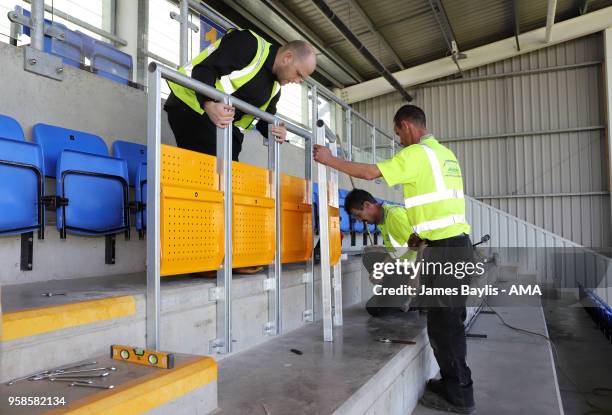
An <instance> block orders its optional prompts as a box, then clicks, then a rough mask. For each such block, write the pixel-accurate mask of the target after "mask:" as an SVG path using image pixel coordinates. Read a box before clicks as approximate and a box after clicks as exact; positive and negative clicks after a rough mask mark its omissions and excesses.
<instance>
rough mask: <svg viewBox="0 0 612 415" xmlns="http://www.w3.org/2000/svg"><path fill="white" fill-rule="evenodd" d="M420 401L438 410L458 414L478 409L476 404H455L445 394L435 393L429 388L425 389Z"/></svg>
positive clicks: (469, 412)
mask: <svg viewBox="0 0 612 415" xmlns="http://www.w3.org/2000/svg"><path fill="white" fill-rule="evenodd" d="M419 403H420V404H421V405H423V406H425V407H427V408H431V409H436V410H438V411H444V412H455V413H458V414H471V413H473V412H474V411H475V410H476V407H475V406H474V405H472V406H460V405H455V404H453V403H451V402H449V401H448V400H446V398H445V397H444V396H443V395H441V394H437V393H434V392H432V391H430V390H427V389H426V390H425V393H424V394H423V397H422V398H421V400H420V401H419Z"/></svg>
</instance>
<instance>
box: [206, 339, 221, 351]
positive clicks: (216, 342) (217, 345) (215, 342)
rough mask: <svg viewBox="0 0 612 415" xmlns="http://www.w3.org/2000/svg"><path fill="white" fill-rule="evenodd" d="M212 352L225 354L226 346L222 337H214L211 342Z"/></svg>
mask: <svg viewBox="0 0 612 415" xmlns="http://www.w3.org/2000/svg"><path fill="white" fill-rule="evenodd" d="M209 351H210V354H215V353H216V354H224V353H225V346H224V345H223V340H222V339H212V340H211V341H210V343H209Z"/></svg>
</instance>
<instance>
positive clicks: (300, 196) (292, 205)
mask: <svg viewBox="0 0 612 415" xmlns="http://www.w3.org/2000/svg"><path fill="white" fill-rule="evenodd" d="M307 184H308V183H307V182H306V180H305V179H302V178H300V177H294V176H289V175H285V174H281V197H282V211H281V214H282V233H283V234H282V236H281V237H282V255H281V256H282V262H283V263H284V264H286V263H290V262H302V261H306V260H307V259H308V258H310V256H311V254H312V206H311V205H310V204H307V203H306V201H307V200H308V199H307Z"/></svg>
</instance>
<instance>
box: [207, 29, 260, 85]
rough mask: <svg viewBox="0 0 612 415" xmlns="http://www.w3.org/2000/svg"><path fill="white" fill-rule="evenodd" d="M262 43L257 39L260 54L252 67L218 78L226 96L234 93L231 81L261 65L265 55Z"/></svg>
mask: <svg viewBox="0 0 612 415" xmlns="http://www.w3.org/2000/svg"><path fill="white" fill-rule="evenodd" d="M263 42H264V41H263V39H261V38H260V37H257V49H258V50H261V53H260V54H259V56H258V57H257V60H256V61H255V62H254V63H253V64H252V65H249V66H247V67H246V68H242V69H238V70H235V71H233V72H232V73H230V74H229V75H223V76H222V77H221V78H219V82H221V86H222V87H223V91H224V92H225V93H226V94H233V93H234V92H236V89H235V88H234V85H233V84H232V81H234V80H236V79H238V78H241V77H243V76H245V75H248V74H250V73H251V72H253V71H254V70H255V69H256V68H257V67H258V66H259V65H260V64H261V61H262V59H263V57H264V55H265V54H266V48H265V45H263Z"/></svg>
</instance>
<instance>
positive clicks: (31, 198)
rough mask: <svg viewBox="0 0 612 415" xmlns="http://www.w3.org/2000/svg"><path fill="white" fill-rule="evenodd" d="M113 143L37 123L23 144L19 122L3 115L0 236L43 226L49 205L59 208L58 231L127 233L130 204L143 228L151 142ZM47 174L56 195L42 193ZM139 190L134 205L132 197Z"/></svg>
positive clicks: (0, 129)
mask: <svg viewBox="0 0 612 415" xmlns="http://www.w3.org/2000/svg"><path fill="white" fill-rule="evenodd" d="M112 147H113V154H114V157H111V156H110V154H109V151H108V148H107V146H106V144H105V142H104V140H102V138H100V137H99V136H97V135H93V134H89V133H86V132H82V131H76V130H70V129H67V128H62V127H57V126H53V125H48V124H36V125H35V126H34V127H33V128H32V141H31V142H30V141H26V139H25V136H24V133H23V129H22V128H21V126H20V125H19V123H18V122H17V121H16V120H15V119H13V118H11V117H8V116H4V115H0V178H1V179H0V192H1V193H2V198H0V234H4V235H8V234H13V235H14V234H23V233H26V232H32V231H35V230H38V231H39V237H40V238H43V237H44V219H45V208H55V209H56V214H57V220H56V222H57V229H58V230H59V231H60V236H61V237H62V238H65V237H66V233H68V232H69V233H74V234H80V235H109V234H117V233H121V232H125V233H126V236H129V229H130V207H132V208H136V209H134V210H136V211H138V214H137V215H136V228H137V229H138V230H139V231H143V230H144V224H145V222H144V209H137V208H138V207H142V206H143V203H142V202H143V201H145V200H146V147H145V146H143V145H140V144H136V143H130V142H126V141H121V140H118V141H115V142H114V143H113V146H112ZM45 176H46V177H52V178H55V179H56V193H55V195H45V180H44V178H45ZM129 186H133V187H135V195H136V197H135V201H134V202H136V203H135V204H134V203H130V201H129Z"/></svg>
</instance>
